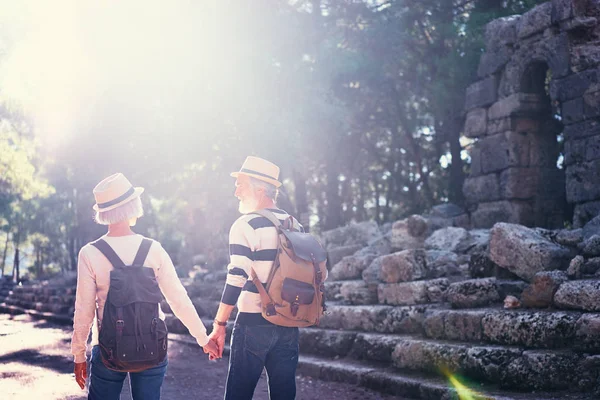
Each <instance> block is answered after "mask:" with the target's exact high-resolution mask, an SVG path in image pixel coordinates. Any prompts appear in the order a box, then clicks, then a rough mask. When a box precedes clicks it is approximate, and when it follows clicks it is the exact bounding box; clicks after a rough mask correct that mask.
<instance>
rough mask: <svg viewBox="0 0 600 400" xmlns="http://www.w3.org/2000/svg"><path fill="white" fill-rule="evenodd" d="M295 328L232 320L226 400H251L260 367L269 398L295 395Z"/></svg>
mask: <svg viewBox="0 0 600 400" xmlns="http://www.w3.org/2000/svg"><path fill="white" fill-rule="evenodd" d="M297 365H298V328H286V327H283V326H276V325H273V324H269V325H242V324H235V326H234V328H233V334H232V336H231V353H230V355H229V374H228V375H227V386H226V389H225V400H251V399H252V395H253V394H254V389H255V387H256V383H257V382H258V379H259V378H260V375H261V373H262V371H263V368H264V369H266V370H267V381H268V384H269V398H270V399H271V400H293V399H295V398H296V366H297Z"/></svg>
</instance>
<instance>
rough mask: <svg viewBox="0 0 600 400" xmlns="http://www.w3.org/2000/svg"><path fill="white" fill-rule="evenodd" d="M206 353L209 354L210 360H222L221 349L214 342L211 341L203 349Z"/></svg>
mask: <svg viewBox="0 0 600 400" xmlns="http://www.w3.org/2000/svg"><path fill="white" fill-rule="evenodd" d="M202 348H203V349H204V352H205V353H207V354H208V359H209V360H216V359H217V358H221V357H220V356H219V348H218V347H217V344H216V343H215V341H214V340H209V341H208V343H206V344H205V345H204V346H203V347H202Z"/></svg>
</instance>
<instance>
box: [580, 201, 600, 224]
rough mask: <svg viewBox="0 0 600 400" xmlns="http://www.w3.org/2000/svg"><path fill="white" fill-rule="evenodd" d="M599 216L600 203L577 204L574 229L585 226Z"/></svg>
mask: <svg viewBox="0 0 600 400" xmlns="http://www.w3.org/2000/svg"><path fill="white" fill-rule="evenodd" d="M598 214H600V201H589V202H585V203H580V204H576V205H575V210H574V211H573V227H575V228H579V227H582V226H584V225H585V224H586V223H587V222H588V221H590V220H592V219H593V218H594V217H596V216H597V215H598Z"/></svg>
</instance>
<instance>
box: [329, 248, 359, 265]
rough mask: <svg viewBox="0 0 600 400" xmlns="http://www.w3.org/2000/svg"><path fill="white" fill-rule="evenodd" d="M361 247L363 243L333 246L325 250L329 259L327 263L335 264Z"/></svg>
mask: <svg viewBox="0 0 600 400" xmlns="http://www.w3.org/2000/svg"><path fill="white" fill-rule="evenodd" d="M362 248H363V245H361V244H351V245H349V246H342V247H334V248H331V249H329V250H327V259H328V261H329V265H336V264H337V263H339V262H340V261H341V260H342V259H343V258H344V257H346V256H351V255H352V254H354V253H356V252H357V251H358V250H360V249H362Z"/></svg>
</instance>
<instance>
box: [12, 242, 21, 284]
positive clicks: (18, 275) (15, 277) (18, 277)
mask: <svg viewBox="0 0 600 400" xmlns="http://www.w3.org/2000/svg"><path fill="white" fill-rule="evenodd" d="M19 261H20V259H19V246H18V245H17V244H15V258H14V259H13V281H14V282H15V283H16V284H18V283H19V281H20V280H21V271H20V268H19Z"/></svg>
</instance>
